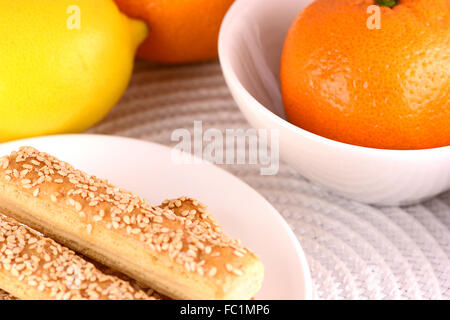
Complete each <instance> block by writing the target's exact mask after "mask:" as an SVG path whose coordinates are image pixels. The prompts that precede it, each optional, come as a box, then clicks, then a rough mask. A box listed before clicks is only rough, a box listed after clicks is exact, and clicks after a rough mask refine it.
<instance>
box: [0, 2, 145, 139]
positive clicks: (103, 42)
mask: <svg viewBox="0 0 450 320" xmlns="http://www.w3.org/2000/svg"><path fill="white" fill-rule="evenodd" d="M146 35H147V29H146V26H145V24H144V23H142V22H139V21H136V20H131V19H129V18H127V17H126V16H125V15H123V14H122V13H120V12H119V10H118V9H117V7H116V5H115V4H114V2H113V1H112V0H94V1H93V0H58V1H55V0H27V1H0V141H6V140H12V139H18V138H24V137H30V136H37V135H46V134H55V133H70V132H80V131H83V130H85V129H87V128H89V127H90V126H92V125H93V124H95V123H96V122H98V121H99V120H100V119H101V118H102V117H104V116H105V115H106V114H107V113H108V111H109V110H110V109H111V108H112V107H113V106H114V104H116V103H117V101H118V100H119V98H120V97H121V95H122V94H123V92H124V90H125V88H126V87H127V84H128V82H129V80H130V77H131V72H132V69H133V57H134V54H135V51H136V49H137V47H138V45H139V44H140V43H141V42H142V41H143V40H144V39H145V37H146Z"/></svg>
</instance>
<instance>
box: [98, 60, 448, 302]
mask: <svg viewBox="0 0 450 320" xmlns="http://www.w3.org/2000/svg"><path fill="white" fill-rule="evenodd" d="M194 120H202V121H203V128H204V129H205V130H206V129H207V128H218V129H220V130H223V131H225V129H226V128H243V129H246V128H249V124H248V123H247V121H246V120H245V118H244V117H243V115H242V114H241V113H240V111H239V109H238V107H237V106H236V104H235V103H234V101H233V99H232V98H231V96H230V93H229V91H228V89H227V87H226V85H225V82H224V79H223V77H222V73H221V70H220V66H219V64H218V63H217V62H210V63H203V64H197V65H187V66H177V67H173V66H172V67H162V66H154V65H150V64H148V63H146V62H142V61H138V62H137V65H136V70H135V73H134V75H133V79H132V81H131V85H130V88H129V89H128V91H127V92H126V94H125V96H124V97H123V99H122V100H121V101H120V103H119V104H118V105H117V106H116V107H115V108H114V109H113V110H112V111H111V113H110V114H109V115H108V116H107V118H106V119H104V120H103V121H102V122H101V123H99V124H98V125H97V126H95V127H94V128H92V129H91V130H89V132H90V133H102V134H111V135H120V136H126V137H134V138H139V139H143V140H149V141H154V142H157V143H161V144H165V145H173V142H171V140H170V136H171V133H172V131H173V130H175V129H177V128H186V129H188V130H191V131H192V129H193V123H194ZM224 167H225V169H226V170H228V171H230V172H231V173H233V174H234V175H236V176H237V177H239V178H240V179H242V180H243V181H245V182H247V183H248V184H249V185H250V186H252V187H253V188H254V189H256V190H257V191H258V192H260V193H261V194H262V195H263V196H264V197H265V198H266V199H267V200H268V201H269V202H271V203H272V204H273V206H274V207H275V208H277V209H278V211H279V212H280V213H281V214H282V215H283V216H284V217H285V219H286V220H287V221H288V223H289V224H290V226H291V227H292V229H293V230H294V232H295V234H296V235H297V237H298V239H299V240H300V243H301V245H302V247H303V248H304V250H305V252H306V255H307V258H308V262H309V265H310V268H311V273H312V277H313V281H314V286H315V290H316V294H317V296H318V298H319V299H413V298H417V299H439V298H443V299H449V298H450V232H449V229H450V192H447V193H445V194H442V195H440V196H438V197H436V198H434V199H431V200H429V201H426V202H424V203H421V204H419V205H415V206H409V207H401V208H400V207H389V208H377V207H373V206H368V205H364V204H360V203H357V202H354V201H350V200H347V199H344V198H341V197H338V196H336V195H333V194H332V193H329V192H327V191H325V190H323V189H321V188H320V187H317V186H315V185H313V184H311V183H309V182H308V181H307V180H305V179H304V178H303V177H302V176H300V175H299V174H298V173H297V172H296V171H295V170H294V169H292V168H291V167H289V166H288V165H286V164H283V163H282V164H281V166H280V171H279V173H278V175H276V176H261V175H260V171H259V167H257V166H248V165H226V166H224Z"/></svg>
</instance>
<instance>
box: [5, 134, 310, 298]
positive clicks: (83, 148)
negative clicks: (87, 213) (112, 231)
mask: <svg viewBox="0 0 450 320" xmlns="http://www.w3.org/2000/svg"><path fill="white" fill-rule="evenodd" d="M24 145H29V146H33V147H35V148H37V149H39V150H41V151H45V152H48V153H51V154H53V155H55V156H57V157H58V158H60V159H61V160H64V161H67V162H70V163H71V164H73V165H74V166H75V167H77V168H79V169H82V170H84V171H87V172H89V173H92V174H95V175H97V176H99V177H101V178H106V179H109V180H110V181H111V182H112V183H114V184H117V185H120V186H122V187H124V188H127V189H129V190H132V191H134V192H136V193H137V194H139V195H141V196H143V197H144V198H146V199H147V200H148V201H149V202H151V203H154V204H159V203H160V202H161V201H162V200H164V199H166V198H176V197H179V196H182V195H186V196H191V197H193V198H197V199H199V200H201V201H202V202H203V203H205V204H207V205H208V207H209V209H210V211H211V212H212V213H213V214H214V216H215V217H216V218H217V219H218V221H219V222H220V223H221V224H222V227H223V229H224V230H225V232H227V233H228V234H230V235H232V236H234V237H237V238H240V239H241V240H242V242H243V243H244V244H245V245H246V246H248V247H249V248H251V249H252V250H254V251H255V252H256V253H257V254H258V255H259V256H260V257H261V259H262V261H263V263H264V267H265V279H264V284H263V288H262V290H261V291H260V292H259V293H258V294H257V295H256V298H257V299H312V298H313V295H312V284H311V277H310V273H309V268H308V264H307V262H306V258H305V255H304V253H303V250H302V248H301V247H300V244H299V243H298V240H297V238H296V237H295V235H294V233H293V232H292V231H291V229H290V228H289V226H288V225H287V223H286V222H285V221H284V220H283V218H282V217H281V216H280V214H279V213H278V212H277V211H276V210H275V209H274V208H273V207H272V206H271V205H270V204H269V203H268V202H267V201H266V200H265V199H264V198H263V197H261V196H260V195H259V194H258V193H257V192H256V191H254V190H253V189H251V188H250V187H249V186H248V185H246V184H245V183H243V182H242V181H240V180H239V179H237V178H236V177H234V176H232V175H231V174H229V173H227V172H226V171H224V170H222V169H220V168H217V167H215V166H213V165H211V164H208V163H204V162H203V163H201V164H191V165H186V164H183V165H179V164H178V165H177V164H174V163H173V161H172V158H171V149H169V148H168V147H164V146H161V145H158V144H155V143H150V142H144V141H139V140H134V139H128V138H119V137H110V136H99V135H60V136H50V137H42V138H34V139H27V140H21V141H14V142H10V143H5V144H2V145H0V156H2V155H4V154H7V153H9V152H11V151H12V150H14V149H17V148H18V147H20V146H24Z"/></svg>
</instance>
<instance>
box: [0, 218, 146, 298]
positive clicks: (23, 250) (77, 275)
mask: <svg viewBox="0 0 450 320" xmlns="http://www.w3.org/2000/svg"><path fill="white" fill-rule="evenodd" d="M0 288H2V289H5V290H7V291H8V292H9V293H11V294H12V295H14V297H17V298H20V299H41V300H42V299H45V300H79V299H87V300H150V299H154V298H152V297H149V296H148V295H147V294H145V293H144V292H143V291H142V290H137V289H135V288H134V287H132V286H131V284H130V283H128V282H126V281H123V280H121V279H119V278H117V277H114V276H111V275H106V274H104V273H103V272H101V271H100V270H99V269H97V268H96V267H95V266H94V265H93V264H92V263H89V262H87V261H85V260H84V259H82V258H81V257H79V256H77V255H76V254H75V252H73V251H72V250H70V249H67V248H65V247H63V246H61V245H60V244H58V243H56V242H55V241H53V240H51V239H49V238H46V237H44V236H43V235H42V234H40V233H39V232H36V231H34V230H32V229H30V228H29V227H27V226H24V225H22V224H20V223H18V222H17V221H15V220H14V219H12V218H9V217H6V216H3V215H0ZM3 296H4V297H5V298H6V297H12V296H11V295H7V294H6V293H4V294H3Z"/></svg>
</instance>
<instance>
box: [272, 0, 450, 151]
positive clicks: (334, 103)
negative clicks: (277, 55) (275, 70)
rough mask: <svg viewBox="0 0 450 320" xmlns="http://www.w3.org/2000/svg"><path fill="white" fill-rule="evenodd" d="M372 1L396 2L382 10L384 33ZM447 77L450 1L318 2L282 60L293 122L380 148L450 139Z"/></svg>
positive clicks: (294, 29)
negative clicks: (370, 9) (376, 19)
mask: <svg viewBox="0 0 450 320" xmlns="http://www.w3.org/2000/svg"><path fill="white" fill-rule="evenodd" d="M374 4H390V5H389V6H383V5H380V6H378V8H379V10H380V11H379V13H380V15H379V16H378V17H379V20H378V21H379V22H380V25H379V27H380V28H379V29H377V28H373V26H374V25H373V24H372V25H371V24H370V23H368V20H369V19H370V18H371V17H372V18H373V17H376V16H375V15H374V14H373V13H374V12H375V11H369V12H370V13H368V7H369V6H370V5H374ZM390 6H392V8H391V7H390ZM370 21H371V22H373V21H374V20H370ZM369 25H370V26H371V27H370V28H369ZM449 75H450V1H449V0H433V1H429V0H339V1H336V0H316V1H315V2H313V3H312V4H311V5H309V6H308V7H307V8H306V9H304V11H302V12H301V13H300V15H299V16H298V17H297V18H296V20H295V21H294V23H293V24H292V26H291V28H290V30H289V32H288V35H287V39H286V42H285V46H284V50H283V54H282V62H281V86H282V96H283V102H284V105H285V109H286V113H287V116H288V119H289V121H290V122H292V123H293V124H295V125H297V126H299V127H301V128H303V129H305V130H308V131H310V132H313V133H316V134H318V135H321V136H323V137H326V138H329V139H333V140H337V141H341V142H345V143H349V144H354V145H359V146H365V147H373V148H382V149H425V148H434V147H442V146H449V145H450V104H449V101H450V99H449V96H450V94H449V91H450V90H449V88H450V77H449Z"/></svg>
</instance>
